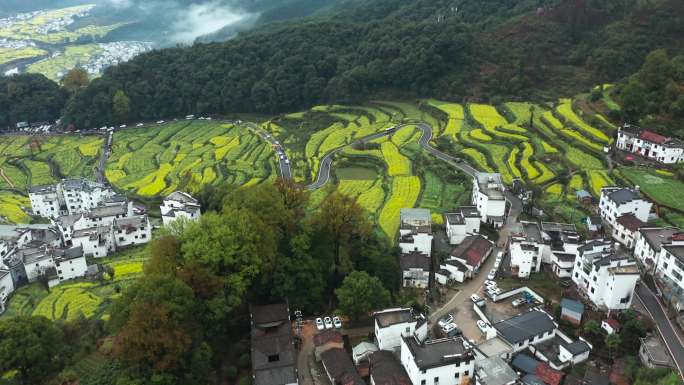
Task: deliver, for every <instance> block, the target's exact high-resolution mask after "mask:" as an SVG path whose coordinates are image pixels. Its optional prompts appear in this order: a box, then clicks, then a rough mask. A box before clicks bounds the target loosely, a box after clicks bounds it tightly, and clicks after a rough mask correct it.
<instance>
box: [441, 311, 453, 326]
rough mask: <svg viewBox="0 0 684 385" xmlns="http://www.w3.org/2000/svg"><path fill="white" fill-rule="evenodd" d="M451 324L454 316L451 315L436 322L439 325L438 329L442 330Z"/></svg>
mask: <svg viewBox="0 0 684 385" xmlns="http://www.w3.org/2000/svg"><path fill="white" fill-rule="evenodd" d="M452 322H454V316H453V315H451V314H447V315H445V316H443V317H442V318H440V319H439V321H437V325H439V327H441V328H444V327H445V326H447V325H449V324H450V323H452Z"/></svg>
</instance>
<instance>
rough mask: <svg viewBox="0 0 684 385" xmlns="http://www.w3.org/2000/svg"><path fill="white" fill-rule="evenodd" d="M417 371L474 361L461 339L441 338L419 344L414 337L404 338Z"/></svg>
mask: <svg viewBox="0 0 684 385" xmlns="http://www.w3.org/2000/svg"><path fill="white" fill-rule="evenodd" d="M404 342H405V343H406V346H408V349H409V350H410V351H411V354H412V355H413V359H414V360H415V364H416V366H417V367H418V368H419V369H423V370H425V369H429V368H434V367H440V366H447V365H451V364H454V363H456V364H458V363H460V362H463V361H469V360H472V359H474V358H473V355H472V352H471V350H470V349H467V348H466V347H465V346H463V343H464V340H463V338H460V337H456V338H443V339H439V340H432V341H427V342H423V343H420V342H418V341H417V340H416V339H415V338H414V337H404Z"/></svg>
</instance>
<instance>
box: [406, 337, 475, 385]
mask: <svg viewBox="0 0 684 385" xmlns="http://www.w3.org/2000/svg"><path fill="white" fill-rule="evenodd" d="M401 364H402V365H403V366H404V369H406V373H407V374H408V376H409V378H410V379H411V382H412V383H413V384H431V385H432V384H444V385H446V384H461V383H465V382H467V381H468V379H469V378H472V377H474V376H475V357H474V355H473V349H472V347H471V345H470V344H469V343H468V342H467V341H465V340H464V339H463V338H461V337H455V338H443V339H437V340H429V341H423V342H421V341H420V340H419V339H417V338H416V337H415V336H407V337H403V338H402V339H401Z"/></svg>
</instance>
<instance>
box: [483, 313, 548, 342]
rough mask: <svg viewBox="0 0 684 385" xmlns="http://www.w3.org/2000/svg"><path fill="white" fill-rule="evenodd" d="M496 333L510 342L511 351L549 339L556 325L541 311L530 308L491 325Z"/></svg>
mask: <svg viewBox="0 0 684 385" xmlns="http://www.w3.org/2000/svg"><path fill="white" fill-rule="evenodd" d="M492 327H493V328H494V329H496V331H497V335H499V336H500V337H501V338H503V339H504V340H506V342H508V343H509V344H511V346H512V348H513V352H520V351H523V350H525V349H527V347H528V346H530V344H533V343H539V342H542V341H546V340H550V339H551V338H553V337H554V336H555V335H556V328H557V325H556V324H555V323H554V322H553V320H552V319H551V317H550V316H549V315H548V314H546V313H545V312H543V311H539V310H530V311H528V312H525V313H522V314H518V315H517V316H514V317H511V318H509V319H506V320H503V321H499V322H497V323H494V324H493V325H492Z"/></svg>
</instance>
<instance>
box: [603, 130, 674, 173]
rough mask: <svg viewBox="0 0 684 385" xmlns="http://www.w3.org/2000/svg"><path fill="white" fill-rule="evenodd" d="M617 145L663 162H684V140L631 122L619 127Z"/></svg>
mask: <svg viewBox="0 0 684 385" xmlns="http://www.w3.org/2000/svg"><path fill="white" fill-rule="evenodd" d="M615 147H617V148H618V149H619V150H622V151H627V152H631V153H632V154H637V155H639V156H643V157H644V158H648V159H651V160H654V161H656V162H659V163H663V164H674V163H679V162H684V142H682V141H681V140H679V139H676V138H670V137H667V136H663V135H660V134H656V133H655V132H651V131H648V130H643V129H641V128H639V127H637V126H632V125H630V124H625V125H623V126H622V127H620V128H619V130H618V136H617V140H616V141H615Z"/></svg>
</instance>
